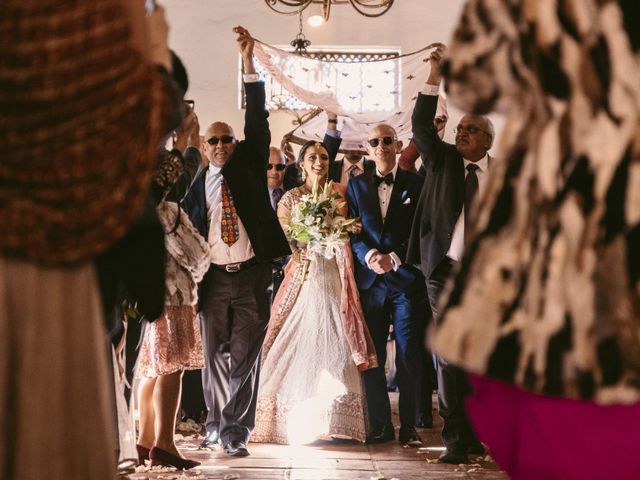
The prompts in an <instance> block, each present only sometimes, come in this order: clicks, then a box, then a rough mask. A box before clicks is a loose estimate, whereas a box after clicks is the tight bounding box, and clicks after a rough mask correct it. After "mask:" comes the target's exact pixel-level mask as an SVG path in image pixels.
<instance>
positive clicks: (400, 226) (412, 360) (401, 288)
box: [347, 124, 427, 447]
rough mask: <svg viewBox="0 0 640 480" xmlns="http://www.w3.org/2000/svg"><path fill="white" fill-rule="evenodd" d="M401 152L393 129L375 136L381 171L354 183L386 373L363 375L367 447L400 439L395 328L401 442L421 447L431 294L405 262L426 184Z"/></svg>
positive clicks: (363, 266) (364, 269) (361, 258)
mask: <svg viewBox="0 0 640 480" xmlns="http://www.w3.org/2000/svg"><path fill="white" fill-rule="evenodd" d="M401 148H402V142H400V141H398V139H397V137H396V132H395V130H394V129H393V127H391V126H390V125H384V124H382V125H377V126H376V127H375V128H373V129H372V130H371V132H369V138H368V152H369V156H370V157H371V158H372V159H373V160H374V162H375V168H374V169H372V170H370V171H368V172H367V171H365V172H364V173H363V174H362V175H359V176H356V177H353V178H352V179H350V180H349V183H348V187H347V202H348V205H349V214H350V216H352V217H359V218H360V219H361V220H362V231H361V233H359V234H357V235H352V237H351V248H352V250H353V254H354V257H355V258H356V262H355V276H356V283H357V285H358V290H359V292H360V300H361V302H362V309H363V312H364V315H365V319H366V322H367V326H368V327H369V331H370V332H371V336H372V338H373V342H374V344H375V347H376V353H377V355H378V364H379V367H377V368H373V369H370V370H367V371H365V372H364V373H363V378H364V385H365V390H366V394H367V406H368V412H369V421H370V424H371V431H370V433H369V435H368V438H367V442H368V443H383V442H387V441H390V440H393V439H394V438H395V430H394V426H393V424H392V422H391V408H390V404H389V396H388V393H387V383H386V379H385V373H384V364H385V358H386V345H387V336H388V333H389V325H390V324H393V327H394V331H395V335H396V367H397V371H398V374H397V380H398V390H399V391H400V399H399V403H400V404H399V407H400V408H399V409H400V431H399V436H398V437H399V441H400V443H401V444H402V445H403V446H413V447H419V446H421V445H422V440H421V439H420V436H419V435H418V433H417V432H416V430H415V424H416V406H417V405H416V401H417V398H418V388H419V384H420V368H421V361H422V350H421V341H422V338H421V335H420V334H421V332H422V330H423V325H424V322H425V320H426V311H427V310H426V309H427V300H426V291H425V285H424V278H423V277H422V274H421V273H420V270H418V269H417V268H415V267H414V266H412V265H409V264H406V263H404V262H403V261H402V259H404V257H405V255H406V251H407V242H408V240H409V234H410V232H411V222H412V220H413V216H414V212H415V208H416V203H417V201H418V198H419V197H420V190H421V187H422V183H423V179H422V177H420V176H419V175H417V174H415V173H413V172H408V171H406V170H401V169H399V168H398V164H397V161H396V157H397V155H398V154H399V153H400V151H401Z"/></svg>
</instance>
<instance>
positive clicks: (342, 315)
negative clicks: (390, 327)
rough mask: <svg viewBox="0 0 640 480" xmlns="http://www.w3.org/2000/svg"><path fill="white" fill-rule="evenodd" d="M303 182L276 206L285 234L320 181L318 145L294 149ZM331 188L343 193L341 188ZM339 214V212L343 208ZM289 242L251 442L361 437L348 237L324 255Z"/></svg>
mask: <svg viewBox="0 0 640 480" xmlns="http://www.w3.org/2000/svg"><path fill="white" fill-rule="evenodd" d="M298 164H299V167H300V171H301V174H302V178H303V180H304V182H305V183H304V184H303V185H302V186H300V187H298V188H294V189H293V190H290V191H288V192H287V193H285V195H284V196H283V197H282V199H281V200H280V203H279V204H278V218H279V220H280V223H281V224H282V226H283V228H284V229H285V231H286V230H287V228H286V226H287V225H288V224H289V222H290V217H291V209H292V207H293V206H294V205H295V204H296V203H298V202H299V201H300V198H301V197H302V196H303V195H307V194H309V193H311V191H312V186H313V185H317V186H318V188H322V187H323V186H324V184H325V182H326V181H327V172H328V169H329V155H328V153H327V149H326V147H325V146H324V144H323V143H319V142H313V141H312V142H307V143H306V144H304V145H303V146H302V149H301V150H300V155H299V157H298ZM333 190H334V191H335V192H337V193H338V194H339V195H340V196H341V197H344V187H342V186H340V185H334V186H333ZM343 208H344V212H343V213H344V215H345V216H346V207H343ZM305 246H306V245H304V244H300V243H297V244H296V242H292V247H293V255H292V260H291V261H290V262H289V264H288V265H287V267H286V270H285V278H284V281H283V283H282V286H281V287H280V290H279V291H278V295H277V296H276V298H275V300H274V304H273V307H272V310H271V320H270V322H269V329H268V331H267V336H266V338H265V342H264V346H263V352H262V368H261V373H260V375H261V378H260V388H259V393H258V406H257V417H256V428H255V430H254V431H253V433H252V436H251V439H252V441H254V442H269V443H282V444H287V443H296V444H303V443H309V442H311V441H313V440H315V439H327V438H331V437H338V438H349V439H354V440H358V441H361V442H364V441H365V438H366V421H365V398H364V390H363V388H362V383H361V378H360V372H361V371H362V370H366V369H368V368H373V367H376V366H377V359H376V355H375V348H374V346H373V342H372V341H371V337H370V335H369V331H368V330H367V327H366V325H365V322H364V316H363V314H362V309H361V307H360V298H359V296H358V289H357V287H356V284H355V280H354V277H353V257H352V256H351V250H350V248H349V244H348V242H345V244H344V246H343V248H342V249H341V250H340V251H339V252H338V255H336V256H335V257H333V258H331V259H327V258H325V257H324V256H320V255H309V256H307V255H306V250H305Z"/></svg>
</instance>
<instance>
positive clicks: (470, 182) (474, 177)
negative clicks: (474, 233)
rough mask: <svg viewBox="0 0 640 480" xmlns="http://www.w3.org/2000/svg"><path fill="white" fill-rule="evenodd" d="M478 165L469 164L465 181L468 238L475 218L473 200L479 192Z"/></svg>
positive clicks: (465, 226)
mask: <svg viewBox="0 0 640 480" xmlns="http://www.w3.org/2000/svg"><path fill="white" fill-rule="evenodd" d="M478 168H480V167H478V166H477V165H476V164H475V163H470V164H469V165H467V172H468V173H467V178H465V181H464V236H465V240H466V239H467V238H468V235H467V234H468V232H471V230H472V225H473V221H472V220H473V218H472V215H471V212H472V208H473V201H474V199H475V197H476V195H477V194H478V174H477V173H476V171H477V170H478Z"/></svg>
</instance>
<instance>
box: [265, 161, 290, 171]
mask: <svg viewBox="0 0 640 480" xmlns="http://www.w3.org/2000/svg"><path fill="white" fill-rule="evenodd" d="M273 167H276V170H277V171H279V172H281V171H282V170H284V169H285V168H287V166H286V165H285V164H284V163H278V164H276V165H274V164H273V163H267V170H271V169H272V168H273Z"/></svg>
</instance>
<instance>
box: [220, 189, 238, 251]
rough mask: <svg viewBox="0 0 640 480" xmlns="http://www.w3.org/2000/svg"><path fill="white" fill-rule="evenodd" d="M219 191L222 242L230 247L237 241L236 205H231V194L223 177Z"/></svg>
mask: <svg viewBox="0 0 640 480" xmlns="http://www.w3.org/2000/svg"><path fill="white" fill-rule="evenodd" d="M220 189H221V192H222V229H221V234H222V235H221V236H222V241H223V242H224V243H226V244H227V245H229V246H231V245H233V244H234V243H236V241H237V240H238V235H239V231H238V214H237V213H236V205H235V203H233V197H232V196H231V192H230V191H229V189H228V188H227V184H226V183H225V182H224V177H223V178H221V179H220Z"/></svg>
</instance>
